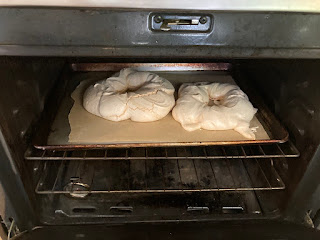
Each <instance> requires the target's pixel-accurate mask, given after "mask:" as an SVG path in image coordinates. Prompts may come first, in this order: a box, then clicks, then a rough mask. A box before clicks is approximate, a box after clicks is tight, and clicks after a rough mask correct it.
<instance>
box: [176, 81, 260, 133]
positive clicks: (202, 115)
mask: <svg viewBox="0 0 320 240" xmlns="http://www.w3.org/2000/svg"><path fill="white" fill-rule="evenodd" d="M256 112H257V109H256V108H254V107H253V106H252V104H251V102H250V101H249V99H248V96H247V95H246V94H245V93H244V92H243V91H242V90H241V89H240V88H239V87H238V86H236V85H232V84H226V83H211V84H210V83H191V84H190V83H184V84H182V85H181V87H180V89H179V93H178V100H177V102H176V106H175V107H174V108H173V110H172V115H173V117H174V119H175V120H176V121H178V122H180V123H181V125H182V127H183V128H184V129H185V130H187V131H194V130H197V129H201V128H202V129H207V130H228V129H234V130H235V131H237V132H238V133H240V134H242V135H243V136H244V137H246V138H249V139H255V135H254V132H253V131H252V130H251V129H250V127H249V126H250V121H251V120H252V118H253V116H254V114H255V113H256Z"/></svg>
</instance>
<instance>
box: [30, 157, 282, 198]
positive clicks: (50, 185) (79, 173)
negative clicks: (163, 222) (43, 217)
mask: <svg viewBox="0 0 320 240" xmlns="http://www.w3.org/2000/svg"><path fill="white" fill-rule="evenodd" d="M177 155H179V154H177ZM278 160H279V161H281V160H280V159H278ZM41 171H42V174H41V177H40V179H39V181H38V184H37V187H36V190H35V191H36V193H38V194H70V196H74V197H85V196H86V195H88V194H95V193H99V194H101V193H164V192H211V191H240V190H241V191H251V190H280V189H284V188H285V184H284V182H283V181H282V179H281V177H280V176H279V174H278V172H277V170H276V169H275V167H274V165H273V160H272V159H259V160H257V159H255V158H252V159H243V158H238V159H226V158H224V159H212V160H208V159H193V158H192V159H188V158H185V159H172V160H169V159H167V160H162V161H158V160H155V159H153V158H150V159H145V160H144V161H141V160H123V161H107V162H101V161H92V162H88V161H60V162H55V161H47V162H44V164H43V169H42V170H41ZM74 178H77V179H78V180H77V181H76V182H75V181H74ZM66 186H67V187H66ZM78 186H85V187H81V188H79V187H78ZM84 188H88V190H84Z"/></svg>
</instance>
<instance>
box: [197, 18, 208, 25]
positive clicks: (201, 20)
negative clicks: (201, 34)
mask: <svg viewBox="0 0 320 240" xmlns="http://www.w3.org/2000/svg"><path fill="white" fill-rule="evenodd" d="M207 21H208V19H207V17H205V16H202V17H201V18H200V19H199V22H200V23H201V24H205V23H206V22H207Z"/></svg>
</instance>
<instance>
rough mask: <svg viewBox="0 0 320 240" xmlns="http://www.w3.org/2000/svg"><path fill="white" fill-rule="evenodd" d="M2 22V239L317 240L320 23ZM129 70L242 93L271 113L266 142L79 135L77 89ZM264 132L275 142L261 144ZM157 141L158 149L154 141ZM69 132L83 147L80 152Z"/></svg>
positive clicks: (136, 16) (1, 17) (286, 17)
mask: <svg viewBox="0 0 320 240" xmlns="http://www.w3.org/2000/svg"><path fill="white" fill-rule="evenodd" d="M0 13H1V14H0V44H1V45H0V54H1V55H2V56H1V57H0V84H1V85H0V86H1V88H0V112H1V114H0V129H1V132H0V141H1V149H0V161H1V168H0V183H1V184H0V186H1V188H0V193H1V195H2V196H3V199H4V200H3V202H4V206H1V209H0V210H1V211H0V213H1V221H2V226H3V227H2V228H3V232H4V233H3V235H8V236H9V237H14V236H15V238H17V239H19V238H21V239H30V238H32V239H40V238H44V237H46V238H49V239H50V238H52V239H56V238H58V237H61V238H67V237H68V238H69V239H78V238H88V239H90V237H94V238H102V237H103V236H105V235H108V236H110V238H119V237H123V238H124V237H128V236H130V237H137V238H138V237H139V238H141V237H142V238H151V237H156V238H164V237H171V236H172V237H176V238H182V237H190V238H191V237H192V238H196V237H197V238H200V237H208V236H211V235H214V236H217V238H218V239H226V238H234V237H235V236H237V237H240V238H241V237H246V238H250V237H251V238H253V239H256V238H259V237H260V238H261V239H300V238H301V236H304V237H305V238H307V239H312V238H316V237H317V236H318V235H319V234H318V232H317V230H316V229H317V228H319V223H320V210H319V209H320V204H319V196H320V195H319V194H320V191H319V183H320V181H319V178H318V172H319V170H320V159H319V140H320V134H319V133H318V128H319V126H320V120H319V102H320V98H319V91H320V83H319V73H320V68H319V67H320V61H319V60H318V59H319V56H320V55H319V48H320V44H319V40H318V39H319V37H320V31H319V30H318V23H319V22H320V17H319V15H317V14H313V13H309V14H306V13H283V12H223V11H200V10H199V11H192V10H190V11H182V10H157V11H151V10H143V9H139V10H137V9H136V10H125V9H87V8H79V9H76V8H69V9H68V8H1V9H0ZM126 67H131V68H135V69H138V70H141V71H151V72H156V73H157V74H159V75H160V76H164V77H166V78H167V79H168V80H169V81H170V82H171V83H172V84H173V85H174V86H175V88H176V89H177V88H178V87H179V86H180V85H181V83H184V82H186V81H189V82H203V81H206V82H214V81H217V80H219V81H225V79H228V81H229V80H230V79H231V80H232V81H233V82H235V83H236V84H237V85H239V86H240V87H241V89H242V90H243V91H244V92H245V93H246V94H247V95H248V96H249V99H250V101H252V103H253V105H254V106H255V107H256V108H258V112H257V114H256V121H257V124H259V127H260V130H259V129H258V130H257V131H258V132H257V133H256V136H257V139H256V140H246V139H234V138H233V137H232V136H228V137H227V138H225V139H224V138H222V140H221V139H220V140H216V139H214V138H213V137H211V135H209V137H208V136H207V135H206V133H205V132H200V133H199V134H198V135H196V136H193V137H190V138H189V136H184V135H183V133H181V132H179V130H178V129H176V128H174V127H173V128H170V127H169V126H171V124H172V123H171V122H170V121H169V120H168V121H167V122H163V121H159V122H158V123H156V124H154V125H150V126H149V125H144V126H141V124H140V125H139V126H138V125H136V126H132V125H130V127H128V126H124V127H122V130H121V129H120V128H118V127H117V126H115V125H112V126H111V127H109V128H108V130H106V131H105V132H104V135H107V136H108V139H111V140H109V141H107V142H101V141H98V137H97V136H99V134H101V132H99V131H95V129H94V128H89V127H88V129H87V128H86V125H85V124H86V123H85V124H84V125H80V127H78V128H74V127H72V125H71V121H70V119H71V114H72V112H73V110H74V106H75V105H76V100H75V99H74V98H72V95H73V93H74V91H75V90H76V89H77V87H78V86H80V85H81V83H82V82H85V81H88V80H90V81H98V80H101V79H105V78H107V77H109V76H111V75H112V74H113V73H115V72H117V71H119V70H121V69H123V68H126ZM231 80H230V81H231ZM84 118H85V117H83V115H79V116H78V115H77V116H76V117H75V119H76V120H77V119H84ZM87 126H88V125H87ZM172 126H175V125H172ZM106 128H107V127H106ZM75 129H76V130H75ZM137 129H138V130H137ZM261 130H265V132H264V133H261V134H262V135H263V134H266V135H263V136H262V137H260V135H259V134H260V132H259V131H261ZM80 131H81V132H82V133H83V134H82V135H81V134H79V132H80ZM132 131H133V132H132ZM153 131H154V132H155V133H154V134H155V136H156V138H157V139H160V140H154V139H151V140H150V139H149V138H148V136H149V135H148V133H150V132H153ZM71 133H72V134H74V136H75V135H77V134H78V135H77V136H80V135H81V136H82V137H83V136H84V138H80V140H75V141H73V142H71V141H70V139H71V137H70V136H71V135H70V134H71ZM129 135H130V136H131V138H130V139H128V136H129ZM258 135H259V137H258ZM265 136H267V137H265ZM87 137H91V140H90V141H86V140H85V139H87ZM211 138H212V139H211Z"/></svg>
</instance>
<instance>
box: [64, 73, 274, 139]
mask: <svg viewBox="0 0 320 240" xmlns="http://www.w3.org/2000/svg"><path fill="white" fill-rule="evenodd" d="M158 74H159V75H161V76H162V77H165V78H167V79H168V80H169V81H171V82H172V83H173V85H174V86H175V88H176V89H178V87H179V85H180V84H181V83H182V82H187V81H188V82H195V81H199V80H201V81H204V80H206V79H208V78H210V80H211V81H215V82H228V83H234V81H233V79H232V78H231V77H230V76H226V75H218V76H215V77H214V79H212V78H213V77H212V75H205V74H199V73H193V74H190V73H189V74H188V75H186V74H183V73H178V74H173V73H158ZM95 81H97V80H94V81H92V80H89V81H87V80H85V81H82V82H81V83H80V84H79V85H78V87H77V88H76V89H75V90H74V92H73V93H72V95H71V97H72V98H73V100H74V105H73V107H72V109H71V111H70V113H69V123H70V128H71V132H70V134H69V143H70V144H91V143H92V144H110V143H176V142H184V143H185V142H206V141H210V142H212V141H215V142H219V141H240V140H248V139H246V138H245V137H243V136H242V135H240V134H239V133H237V132H236V131H234V130H227V131H208V130H196V131H193V132H188V131H186V130H184V129H183V128H182V127H181V125H180V124H179V123H178V122H176V121H175V120H174V119H173V117H172V115H171V113H169V114H168V115H167V116H166V117H165V118H163V119H161V120H159V121H156V122H150V123H137V122H133V121H131V120H126V121H122V122H112V121H109V120H106V119H103V118H100V117H97V116H95V115H93V114H91V113H89V112H87V111H86V110H85V109H84V108H83V106H82V96H83V93H84V91H85V89H86V88H87V87H88V86H89V85H90V84H92V83H93V82H95ZM251 127H258V128H257V132H256V133H255V135H256V139H257V140H265V139H270V138H269V136H268V134H267V132H266V131H265V130H264V128H263V126H262V125H261V123H260V122H259V121H258V119H257V118H256V117H254V118H253V120H252V121H251Z"/></svg>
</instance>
